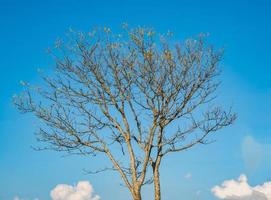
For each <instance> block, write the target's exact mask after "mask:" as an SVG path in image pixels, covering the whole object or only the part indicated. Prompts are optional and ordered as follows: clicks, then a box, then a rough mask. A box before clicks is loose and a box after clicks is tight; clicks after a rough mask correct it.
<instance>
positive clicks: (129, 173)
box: [14, 26, 236, 200]
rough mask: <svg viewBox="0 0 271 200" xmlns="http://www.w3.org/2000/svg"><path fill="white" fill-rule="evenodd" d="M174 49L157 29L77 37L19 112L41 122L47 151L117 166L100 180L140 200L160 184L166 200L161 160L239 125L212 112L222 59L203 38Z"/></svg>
mask: <svg viewBox="0 0 271 200" xmlns="http://www.w3.org/2000/svg"><path fill="white" fill-rule="evenodd" d="M174 43H175V42H174V41H173V39H172V37H171V34H164V35H161V34H158V33H155V32H154V30H153V29H151V28H141V27H139V28H134V29H130V28H128V26H124V27H123V31H122V32H121V34H113V33H112V32H111V30H110V29H109V28H97V29H95V30H94V31H92V32H89V33H82V32H79V33H78V32H74V31H72V33H70V34H69V36H68V37H67V38H66V39H65V40H64V41H58V42H57V43H56V48H55V50H53V51H51V53H52V55H53V57H54V59H55V64H56V67H55V68H56V73H55V74H54V75H51V76H47V77H43V79H44V81H45V83H46V84H45V85H46V86H44V87H42V88H43V89H41V88H35V87H32V86H29V85H28V84H25V85H26V86H27V87H26V89H25V90H24V92H23V93H22V94H21V95H19V96H17V97H16V98H15V99H14V102H15V105H16V106H17V107H18V108H19V110H20V111H22V112H30V113H33V114H34V115H35V116H36V117H37V118H38V119H40V120H41V121H42V125H41V127H40V130H39V132H38V139H39V140H40V141H43V142H45V144H46V148H50V149H54V150H57V151H66V152H68V153H77V154H84V155H90V156H91V155H93V156H96V155H98V154H103V155H105V156H107V157H108V159H109V160H110V161H111V163H112V166H107V167H106V168H104V169H102V170H98V171H97V172H99V171H104V170H107V169H111V170H114V171H117V172H118V173H119V174H120V176H121V178H122V180H123V182H124V184H125V185H126V186H127V187H128V189H129V191H130V193H131V195H132V197H133V199H134V200H141V188H142V186H143V185H144V184H147V183H153V185H154V196H155V200H160V199H161V190H160V176H159V167H160V165H161V161H162V159H163V158H164V157H165V156H166V155H168V154H170V153H174V152H180V151H184V150H186V149H189V148H191V147H193V146H195V145H196V144H205V143H206V142H207V141H206V137H207V136H208V135H209V134H211V133H213V132H216V131H217V130H219V129H221V128H223V127H225V126H228V125H230V124H232V123H233V121H234V120H235V118H236V116H235V114H234V113H232V112H231V110H229V111H223V110H222V109H221V108H219V107H215V106H213V104H214V103H215V102H214V99H215V95H216V93H215V91H216V89H217V87H218V85H219V80H218V78H217V77H218V75H219V74H220V69H219V63H220V61H221V58H222V51H221V50H216V49H214V48H213V47H212V46H210V45H207V44H206V39H205V37H204V36H203V35H201V36H199V37H196V39H188V40H186V41H185V42H183V43H180V44H174ZM112 149H118V151H117V152H116V151H115V150H114V151H112Z"/></svg>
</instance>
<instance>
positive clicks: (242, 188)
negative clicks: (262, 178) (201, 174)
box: [212, 175, 271, 200]
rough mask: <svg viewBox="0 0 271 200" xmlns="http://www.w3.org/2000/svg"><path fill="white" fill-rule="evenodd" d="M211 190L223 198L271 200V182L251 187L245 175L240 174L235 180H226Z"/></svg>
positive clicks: (226, 199) (231, 199) (229, 199)
mask: <svg viewBox="0 0 271 200" xmlns="http://www.w3.org/2000/svg"><path fill="white" fill-rule="evenodd" d="M212 192H213V194H214V195H215V196H216V197H217V198H218V199H225V200H271V182H266V183H264V184H263V185H257V186H255V187H252V186H250V185H249V184H248V180H247V177H246V176H245V175H241V176H240V177H239V178H238V179H237V180H226V181H224V182H223V183H222V184H221V186H215V187H213V188H212Z"/></svg>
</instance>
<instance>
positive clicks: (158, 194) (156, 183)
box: [153, 168, 161, 200]
mask: <svg viewBox="0 0 271 200" xmlns="http://www.w3.org/2000/svg"><path fill="white" fill-rule="evenodd" d="M153 182H154V199H155V200H161V189H160V175H159V168H155V169H154V174H153Z"/></svg>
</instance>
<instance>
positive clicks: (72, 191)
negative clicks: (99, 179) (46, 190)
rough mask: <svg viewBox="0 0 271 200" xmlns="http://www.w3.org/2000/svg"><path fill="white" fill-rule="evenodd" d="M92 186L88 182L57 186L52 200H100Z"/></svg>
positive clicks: (52, 194) (52, 193)
mask: <svg viewBox="0 0 271 200" xmlns="http://www.w3.org/2000/svg"><path fill="white" fill-rule="evenodd" d="M93 193H94V190H93V187H92V185H90V183H89V182H88V181H80V182H78V183H77V185H75V186H72V185H66V184H59V185H57V186H56V187H55V188H54V189H53V190H52V191H51V193H50V195H51V198H52V200H100V197H99V196H98V195H94V194H93Z"/></svg>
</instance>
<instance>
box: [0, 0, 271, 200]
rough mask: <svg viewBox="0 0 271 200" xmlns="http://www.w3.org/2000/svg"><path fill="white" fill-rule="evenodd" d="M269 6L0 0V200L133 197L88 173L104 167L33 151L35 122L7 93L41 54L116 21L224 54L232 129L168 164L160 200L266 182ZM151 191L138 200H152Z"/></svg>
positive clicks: (32, 78) (204, 197)
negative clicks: (74, 193) (70, 33)
mask: <svg viewBox="0 0 271 200" xmlns="http://www.w3.org/2000/svg"><path fill="white" fill-rule="evenodd" d="M270 10H271V1H267V0H266V1H263V0H259V1H249V0H247V1H241V0H239V1H233V0H227V1H211V0H209V1H204V2H203V1H199V0H198V1H195V0H192V1H188V0H187V1H181V0H180V1H177V0H176V1H174V0H167V1H161V0H156V1H149V0H145V1H143V0H139V1H131V0H125V1H121V0H119V1H104V0H100V1H98V0H97V1H83V0H77V1H69V0H66V1H64V0H58V1H53V0H47V1H39V2H38V1H34V0H33V1H28V0H26V1H24V2H23V1H15V0H10V1H8V0H0V27H1V31H0V44H1V48H0V58H1V59H0V69H1V71H0V199H1V200H12V199H13V198H14V197H15V196H16V195H18V196H20V197H23V198H25V199H27V198H28V199H29V200H32V199H34V198H36V197H37V198H39V199H40V200H50V196H49V194H50V191H51V190H52V189H53V188H54V187H55V186H56V185H57V184H59V183H65V184H69V185H74V184H76V183H77V182H78V181H82V180H88V181H89V182H90V183H91V184H92V186H93V187H94V190H95V192H96V193H97V194H98V195H99V196H100V197H101V199H103V200H107V199H108V200H109V199H112V195H114V199H116V200H127V199H130V196H129V193H128V192H127V190H126V189H125V188H124V187H122V186H121V185H120V179H119V177H118V175H117V174H112V173H109V172H108V173H104V174H99V175H85V174H84V173H83V171H82V169H84V168H86V169H95V168H97V167H99V166H102V164H103V163H102V162H100V161H98V160H95V159H94V160H92V159H89V158H87V157H84V158H82V157H76V156H69V157H67V156H64V157H63V154H61V153H57V152H51V151H48V152H47V151H46V152H45V151H43V152H36V151H34V150H33V149H31V146H35V145H36V144H37V143H36V141H35V136H34V134H33V133H34V131H35V128H36V126H35V120H34V119H33V118H32V117H31V116H29V115H20V114H18V112H17V111H16V109H15V108H14V107H13V105H12V96H13V95H14V94H15V93H18V92H20V90H21V89H22V88H21V86H20V84H19V82H20V80H26V81H29V82H34V83H35V82H38V81H39V79H38V77H39V76H38V73H37V69H38V68H43V69H45V70H46V69H48V70H49V65H50V62H51V60H50V57H49V56H48V55H47V54H46V49H47V48H49V47H52V46H53V45H54V41H55V40H56V39H57V38H61V37H63V36H64V35H65V32H66V31H67V30H68V29H69V28H70V27H72V28H74V29H76V30H82V31H89V30H90V29H91V28H92V27H94V26H97V25H100V26H103V25H106V26H109V27H111V29H112V30H113V31H114V30H116V31H118V30H119V28H120V25H121V23H123V22H127V23H128V24H129V25H130V26H137V25H146V26H152V27H154V28H155V29H156V30H157V31H159V32H167V31H168V30H170V31H172V32H173V33H174V35H175V38H178V39H185V38H187V37H191V36H195V35H197V34H199V33H202V32H203V33H210V41H211V42H212V43H213V44H214V45H215V46H217V47H224V48H225V57H224V60H223V74H222V76H221V79H222V81H223V82H222V85H221V88H220V89H219V101H220V103H221V104H222V105H225V106H233V108H234V111H236V112H237V113H238V119H237V121H236V123H235V124H234V125H233V126H231V127H229V128H226V129H225V130H222V131H219V132H218V133H217V134H216V135H214V136H213V137H212V138H213V139H215V140H216V142H215V143H213V144H210V145H208V146H197V147H196V148H194V149H192V150H190V151H187V152H184V153H180V154H177V155H174V156H170V157H168V158H167V160H166V161H164V163H166V165H162V169H161V177H162V192H163V197H164V198H163V199H164V200H178V199H186V200H196V199H200V200H214V199H215V197H214V195H213V194H212V193H211V189H212V188H213V187H214V186H215V185H220V184H221V183H222V182H223V181H224V180H228V179H237V178H238V177H239V176H240V175H241V174H245V175H246V176H247V177H248V180H249V183H250V185H252V186H254V185H258V184H263V183H264V182H267V181H270V180H271V173H270V172H271V159H270V156H271V127H270V125H271V116H270V113H271V106H270V102H271V76H270V74H271V59H270V55H271V37H270V36H271V12H270ZM150 191H151V188H150V187H147V188H146V189H144V195H143V197H144V198H143V199H150V198H151V197H152V196H151V192H150Z"/></svg>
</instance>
